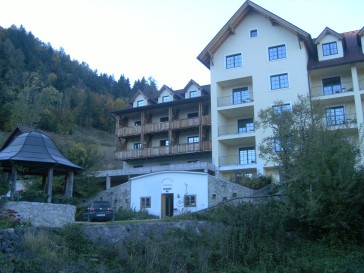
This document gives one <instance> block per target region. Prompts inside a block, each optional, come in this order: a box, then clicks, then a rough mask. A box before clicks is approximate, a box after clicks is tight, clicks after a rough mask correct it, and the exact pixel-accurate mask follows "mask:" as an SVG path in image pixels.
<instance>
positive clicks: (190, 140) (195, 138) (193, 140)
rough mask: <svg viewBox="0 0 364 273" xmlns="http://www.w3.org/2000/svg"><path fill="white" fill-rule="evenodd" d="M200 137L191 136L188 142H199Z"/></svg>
mask: <svg viewBox="0 0 364 273" xmlns="http://www.w3.org/2000/svg"><path fill="white" fill-rule="evenodd" d="M198 142H200V138H199V137H198V136H191V137H188V138H187V143H198Z"/></svg>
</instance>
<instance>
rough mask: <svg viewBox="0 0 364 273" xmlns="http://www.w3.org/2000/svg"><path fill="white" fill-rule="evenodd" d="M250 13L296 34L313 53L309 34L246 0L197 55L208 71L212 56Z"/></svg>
mask: <svg viewBox="0 0 364 273" xmlns="http://www.w3.org/2000/svg"><path fill="white" fill-rule="evenodd" d="M251 11H255V12H257V13H259V14H261V15H262V16H264V17H266V18H268V19H269V20H270V21H271V22H272V24H276V25H279V26H281V27H283V28H285V29H287V30H289V31H291V32H294V33H296V34H297V36H298V37H299V38H300V39H301V40H303V41H304V42H305V44H306V46H307V48H308V50H310V51H313V45H312V39H311V35H310V34H309V33H307V32H305V31H303V30H302V29H300V28H298V27H296V26H295V25H293V24H291V23H289V22H287V21H286V20H284V19H282V18H281V17H279V16H277V15H275V14H273V13H271V12H270V11H268V10H266V9H264V8H262V7H261V6H259V5H257V4H255V3H253V2H252V1H250V0H247V1H245V3H244V4H243V5H242V6H241V7H240V8H239V9H238V11H237V12H236V13H235V14H234V15H233V16H232V17H231V18H230V20H229V21H228V22H227V23H226V24H225V25H224V27H223V28H222V29H221V30H220V31H219V32H218V33H217V35H216V36H215V37H214V38H213V39H212V40H211V42H210V43H209V44H208V45H207V46H206V47H205V48H204V50H203V51H202V52H201V53H200V54H199V55H198V57H197V59H198V60H199V61H200V62H202V63H203V64H204V65H205V66H206V67H207V68H209V69H210V61H211V58H212V55H213V54H214V53H215V52H216V51H217V50H218V49H219V47H220V46H221V45H222V44H223V43H224V42H225V41H226V39H227V38H228V37H229V36H230V35H233V34H234V32H235V29H236V28H237V27H238V26H239V25H240V23H241V22H242V21H243V20H244V18H245V17H246V16H247V15H248V14H249V13H250V12H251Z"/></svg>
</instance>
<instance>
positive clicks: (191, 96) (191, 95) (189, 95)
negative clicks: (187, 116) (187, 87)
mask: <svg viewBox="0 0 364 273" xmlns="http://www.w3.org/2000/svg"><path fill="white" fill-rule="evenodd" d="M188 97H189V98H190V99H192V98H196V97H197V90H192V91H189V92H188Z"/></svg>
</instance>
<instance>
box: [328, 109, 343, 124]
mask: <svg viewBox="0 0 364 273" xmlns="http://www.w3.org/2000/svg"><path fill="white" fill-rule="evenodd" d="M344 123H345V113H344V106H337V107H331V108H327V109H326V124H327V125H328V126H333V125H341V124H344Z"/></svg>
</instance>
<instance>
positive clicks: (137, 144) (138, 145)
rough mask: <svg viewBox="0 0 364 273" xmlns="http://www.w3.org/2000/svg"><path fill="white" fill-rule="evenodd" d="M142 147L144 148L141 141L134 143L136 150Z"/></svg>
mask: <svg viewBox="0 0 364 273" xmlns="http://www.w3.org/2000/svg"><path fill="white" fill-rule="evenodd" d="M141 149H142V144H141V143H140V142H136V143H134V150H141Z"/></svg>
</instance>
